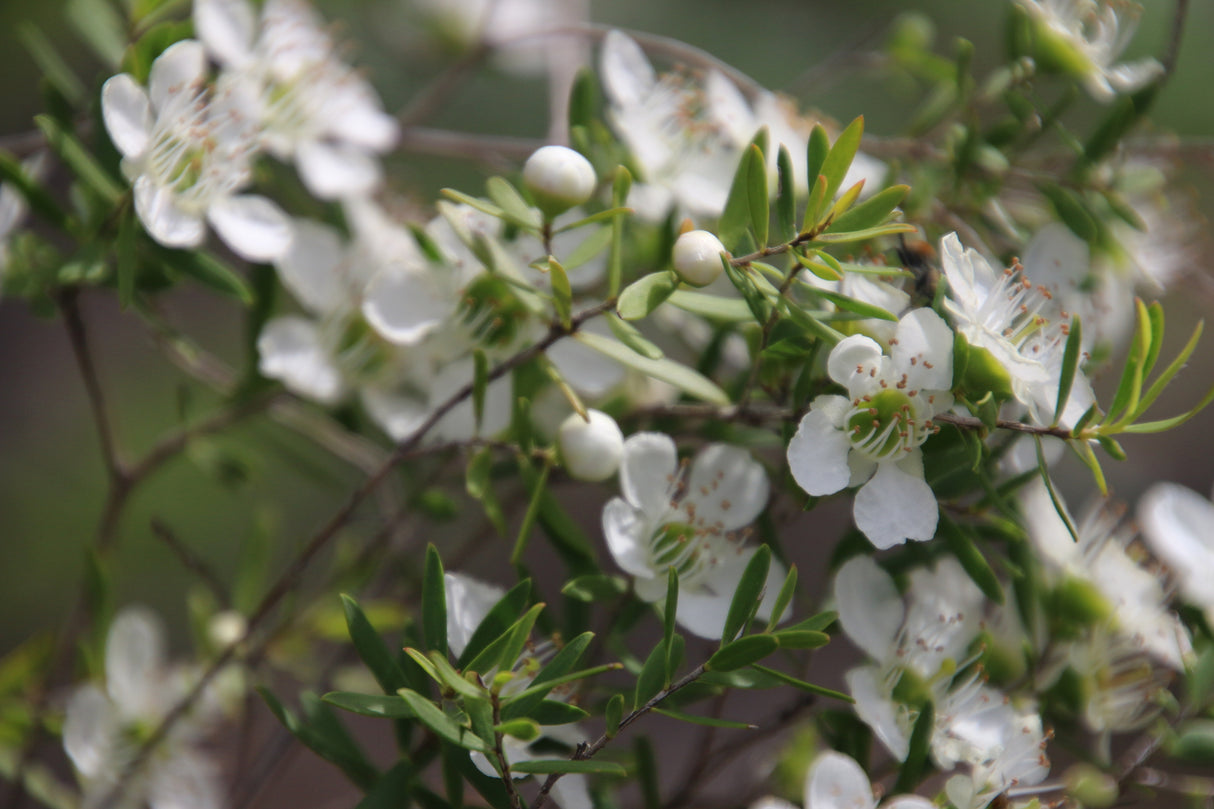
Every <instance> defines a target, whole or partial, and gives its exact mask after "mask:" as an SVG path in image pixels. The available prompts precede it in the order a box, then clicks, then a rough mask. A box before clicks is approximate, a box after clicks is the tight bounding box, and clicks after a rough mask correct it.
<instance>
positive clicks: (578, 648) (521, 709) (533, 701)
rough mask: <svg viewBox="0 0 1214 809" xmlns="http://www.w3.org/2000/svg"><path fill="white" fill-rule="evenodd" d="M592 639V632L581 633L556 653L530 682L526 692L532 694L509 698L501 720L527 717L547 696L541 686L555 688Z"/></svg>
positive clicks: (546, 692) (574, 664)
mask: <svg viewBox="0 0 1214 809" xmlns="http://www.w3.org/2000/svg"><path fill="white" fill-rule="evenodd" d="M593 638H594V633H593V632H583V633H582V634H580V635H578V636H577V637H575V638H574V639H573V640H571V641H569V642H568V643H566V644H565V646H564V648H563V649H561V650H560V651H559V652H557V654H556V656H555V657H553V658H552V660H550V661H549V662H548V665H546V666H544V668H543V669H541V670H540V673H539V674H537V675H536V676H535V679H533V680H532V681H531V685H530V686H529V687H528V688H527V690H528V691H531V692H532V693H531V694H530V695H529V696H528V697H527V698H526V699H520V698H519V697H517V696H516V697H511V698H510V700H509V702H508V703H507V705H506V706H505V707H503V708H502V718H504V719H511V718H513V717H516V716H527V715H529V713H530V711H531V710H532V709H533V707H534V706H536V705H538V704H539V703H540V702H541V701H542V700H543V699H544V697H545V696H547V695H548V691H546V690H544V689H543V688H542V686H544V685H546V684H551V687H552V688H555V687H556V681H557V680H558V679H559V678H561V677H564V676H566V675H567V674H569V672H570V671H572V670H573V667H574V666H576V665H577V663H578V661H579V660H580V659H581V657H582V654H583V653H585V651H586V647H587V646H589V645H590V641H591V639H593ZM541 724H547V723H541Z"/></svg>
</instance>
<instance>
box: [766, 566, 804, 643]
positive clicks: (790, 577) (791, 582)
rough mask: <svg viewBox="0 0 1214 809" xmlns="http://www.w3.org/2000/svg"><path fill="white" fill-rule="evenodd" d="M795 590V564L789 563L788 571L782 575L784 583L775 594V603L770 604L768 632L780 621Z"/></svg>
mask: <svg viewBox="0 0 1214 809" xmlns="http://www.w3.org/2000/svg"><path fill="white" fill-rule="evenodd" d="M796 592H797V566H796V565H795V564H794V565H790V566H789V568H788V573H787V574H785V576H784V583H783V584H782V585H780V593H779V594H778V595H777V596H776V600H775V603H774V604H773V605H772V609H771V618H769V619H768V621H767V631H768V632H770V631H772V630H773V629H775V628H776V626H777V625H778V624H779V623H780V619H781V618H783V617H784V612H785V610H787V609H788V605H789V604H791V603H792V599H793V596H794V595H796Z"/></svg>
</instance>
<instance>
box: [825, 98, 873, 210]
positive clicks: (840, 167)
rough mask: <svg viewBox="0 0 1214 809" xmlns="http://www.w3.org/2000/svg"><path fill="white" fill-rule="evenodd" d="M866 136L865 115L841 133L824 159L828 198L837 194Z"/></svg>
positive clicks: (832, 197)
mask: <svg viewBox="0 0 1214 809" xmlns="http://www.w3.org/2000/svg"><path fill="white" fill-rule="evenodd" d="M863 136H864V116H863V115H861V116H860V117H859V118H856V119H855V120H854V121H852V122H851V123H850V124H848V125H847V128H846V129H844V130H843V131H842V132H840V133H839V137H837V138H835V142H834V144H832V145H831V147H830V152H829V153H828V154H827V155H826V159H825V160H823V161H822V170H821V172H820V173H821V174H822V176H823V177H825V178H826V199H828V200H829V199H834V197H835V194H836V193H837V192H838V191H839V188H840V187H841V186H842V185H843V178H844V177H846V176H847V170H848V169H850V168H851V162H852V160H853V159H854V158H855V156H856V152H857V151H859V149H860V139H861V138H862V137H863Z"/></svg>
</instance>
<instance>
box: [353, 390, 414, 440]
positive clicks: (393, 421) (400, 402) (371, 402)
mask: <svg viewBox="0 0 1214 809" xmlns="http://www.w3.org/2000/svg"><path fill="white" fill-rule="evenodd" d="M359 396H360V398H361V399H362V403H363V407H364V408H366V410H367V415H369V416H370V417H371V420H372V421H374V422H375V423H376V424H378V425H379V428H380V429H381V430H383V431H384V432H385V433H387V434H388V436H389V437H391V438H392V439H393V440H394V441H403V440H404V439H406V438H409V437H410V436H411V435H413V433H414V431H415V430H417V428H418V427H420V426H421V425H422V424H423V423H424V422H425V420H426V418H427V417H428V416H429V415H430V406H429V404H428V403H427V401H426V400H425V399H422V398H421V397H420V396H416V395H411V394H408V393H401V392H397V391H394V390H389V389H387V388H381V387H376V386H373V385H368V386H366V387H364V388H362V389H361V390H360V391H359Z"/></svg>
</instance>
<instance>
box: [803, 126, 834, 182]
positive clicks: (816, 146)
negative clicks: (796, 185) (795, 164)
mask: <svg viewBox="0 0 1214 809" xmlns="http://www.w3.org/2000/svg"><path fill="white" fill-rule="evenodd" d="M828 154H830V136H829V135H827V134H826V129H825V128H824V127H823V126H822V124H814V126H813V129H811V130H810V131H809V140H808V142H807V143H806V149H805V158H806V160H805V169H806V173H805V184H806V185H807V186H809V187H810V188H812V187H813V185H814V183H816V182H817V181H818V175H820V174H821V173H822V165H823V164H824V163H825V162H826V156H827V155H828Z"/></svg>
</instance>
